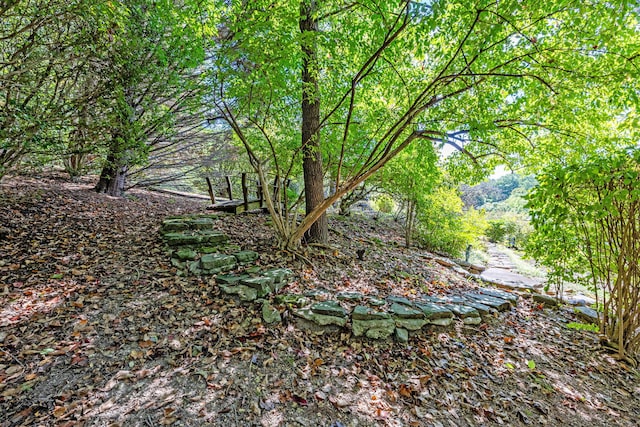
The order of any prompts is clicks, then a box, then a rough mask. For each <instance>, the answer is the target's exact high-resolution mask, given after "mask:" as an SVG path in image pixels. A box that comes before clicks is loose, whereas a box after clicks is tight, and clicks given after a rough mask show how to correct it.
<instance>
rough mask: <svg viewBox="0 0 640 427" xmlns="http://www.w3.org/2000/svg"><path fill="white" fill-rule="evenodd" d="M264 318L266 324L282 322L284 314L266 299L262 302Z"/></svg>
mask: <svg viewBox="0 0 640 427" xmlns="http://www.w3.org/2000/svg"><path fill="white" fill-rule="evenodd" d="M262 320H264V323H266V324H271V323H280V322H282V316H281V315H280V312H279V311H278V310H277V309H276V308H275V307H272V306H271V304H269V302H268V301H265V302H264V303H263V304H262Z"/></svg>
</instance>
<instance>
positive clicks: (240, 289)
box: [220, 285, 258, 301]
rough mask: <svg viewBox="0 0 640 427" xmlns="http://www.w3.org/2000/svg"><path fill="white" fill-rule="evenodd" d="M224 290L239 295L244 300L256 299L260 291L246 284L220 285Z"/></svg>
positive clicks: (229, 293) (226, 292)
mask: <svg viewBox="0 0 640 427" xmlns="http://www.w3.org/2000/svg"><path fill="white" fill-rule="evenodd" d="M220 289H221V290H222V292H224V293H225V294H228V295H237V296H238V297H239V298H240V300H242V301H255V300H256V299H257V298H258V291H257V290H255V289H253V288H250V287H249V286H245V285H235V286H234V285H220Z"/></svg>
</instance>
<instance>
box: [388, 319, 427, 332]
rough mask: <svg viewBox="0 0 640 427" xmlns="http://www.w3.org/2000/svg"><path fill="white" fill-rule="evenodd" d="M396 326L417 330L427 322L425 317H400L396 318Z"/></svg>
mask: <svg viewBox="0 0 640 427" xmlns="http://www.w3.org/2000/svg"><path fill="white" fill-rule="evenodd" d="M395 321H396V326H397V327H398V328H403V329H407V330H409V331H419V330H420V329H422V327H423V326H424V325H426V324H427V323H429V321H428V320H427V319H425V318H422V319H400V318H396V319H395Z"/></svg>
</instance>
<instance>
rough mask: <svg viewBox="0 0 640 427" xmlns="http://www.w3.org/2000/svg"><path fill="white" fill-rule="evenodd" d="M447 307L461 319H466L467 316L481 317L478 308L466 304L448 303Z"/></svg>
mask: <svg viewBox="0 0 640 427" xmlns="http://www.w3.org/2000/svg"><path fill="white" fill-rule="evenodd" d="M447 308H448V309H450V310H451V311H452V312H453V314H455V315H456V316H458V317H459V318H461V319H465V318H467V317H480V313H478V310H476V309H475V308H473V307H469V306H466V305H457V304H449V305H447Z"/></svg>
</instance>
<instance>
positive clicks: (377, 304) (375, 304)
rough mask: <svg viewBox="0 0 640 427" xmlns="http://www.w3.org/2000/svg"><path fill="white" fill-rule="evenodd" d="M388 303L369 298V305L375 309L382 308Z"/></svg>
mask: <svg viewBox="0 0 640 427" xmlns="http://www.w3.org/2000/svg"><path fill="white" fill-rule="evenodd" d="M386 303H387V302H386V301H385V300H383V299H380V298H376V297H367V304H370V305H373V306H375V307H380V306H383V305H385V304H386Z"/></svg>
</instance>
